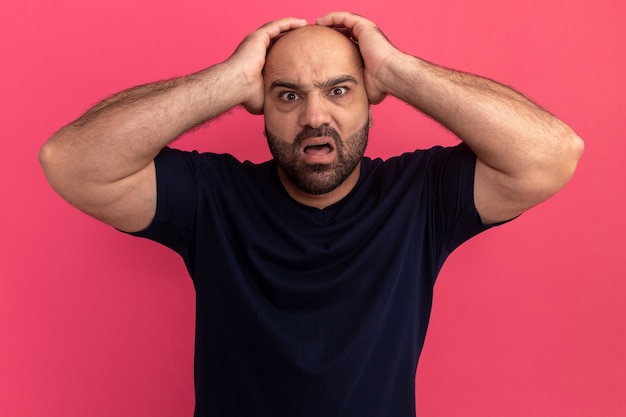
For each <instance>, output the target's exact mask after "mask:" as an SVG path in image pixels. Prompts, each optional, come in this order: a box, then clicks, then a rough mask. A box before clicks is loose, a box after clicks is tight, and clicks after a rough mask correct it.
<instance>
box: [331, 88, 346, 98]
mask: <svg viewBox="0 0 626 417" xmlns="http://www.w3.org/2000/svg"><path fill="white" fill-rule="evenodd" d="M347 92H348V89H347V88H346V87H335V88H333V89H332V90H330V95H331V96H343V95H344V94H346V93H347Z"/></svg>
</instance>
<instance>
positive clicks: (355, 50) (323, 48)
mask: <svg viewBox="0 0 626 417" xmlns="http://www.w3.org/2000/svg"><path fill="white" fill-rule="evenodd" d="M340 58H341V59H342V60H343V59H346V58H347V59H348V60H349V61H352V62H353V63H354V64H355V65H357V66H358V67H359V68H360V69H361V70H362V69H363V58H362V57H361V53H360V51H359V47H358V46H357V44H356V43H354V42H353V41H352V40H351V39H349V38H348V37H347V36H346V35H344V34H343V33H341V32H339V31H338V30H335V29H332V28H329V27H326V26H319V25H309V26H304V27H301V28H298V29H294V30H292V31H289V32H287V33H285V34H284V35H282V36H281V37H279V38H278V39H276V40H275V42H274V44H273V45H272V46H271V47H270V48H269V50H268V52H267V57H266V61H265V69H264V73H265V72H266V71H272V70H275V69H278V68H281V67H284V66H285V65H290V64H291V63H293V62H294V61H298V60H300V61H302V60H306V61H310V62H311V63H312V64H313V63H319V62H320V61H328V60H337V59H340Z"/></svg>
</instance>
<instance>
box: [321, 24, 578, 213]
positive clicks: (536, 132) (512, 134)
mask: <svg viewBox="0 0 626 417" xmlns="http://www.w3.org/2000/svg"><path fill="white" fill-rule="evenodd" d="M318 24H323V25H327V26H336V27H345V28H348V29H349V30H350V31H351V32H352V35H353V36H354V38H355V39H357V40H358V42H359V48H360V49H361V54H362V55H363V59H364V61H365V80H366V88H367V91H368V96H369V97H370V101H371V102H372V103H378V102H380V101H382V100H383V99H384V97H385V95H387V94H391V95H393V96H395V97H398V98H400V99H401V100H403V101H405V102H407V103H409V104H411V105H412V106H413V107H415V108H417V109H418V110H420V111H422V112H423V113H425V114H427V115H428V116H430V117H432V118H433V119H435V120H437V121H438V122H440V123H441V124H442V125H443V126H445V127H446V128H448V129H449V130H451V131H452V132H453V133H454V134H456V135H457V136H458V137H459V138H460V139H461V140H463V141H464V142H465V143H467V144H468V145H469V146H470V148H471V149H472V150H473V151H474V153H475V154H476V155H477V158H478V161H477V165H476V173H475V184H474V200H475V204H476V208H477V209H478V212H479V213H480V216H481V218H482V220H483V222H484V223H497V222H500V221H504V220H508V219H511V218H513V217H515V216H517V215H519V214H521V213H522V212H524V211H525V210H527V209H529V208H530V207H532V206H534V205H536V204H538V203H540V202H542V201H544V200H546V199H548V198H549V197H550V196H552V195H553V194H555V193H556V192H557V191H559V190H560V189H561V188H562V187H563V186H564V185H565V184H566V183H567V182H568V181H569V179H570V178H571V176H572V175H573V173H574V170H575V168H576V165H577V163H578V160H579V159H580V157H581V155H582V151H583V142H582V140H581V139H580V138H579V137H578V136H577V135H576V134H575V133H574V132H573V131H572V129H571V128H570V127H569V126H567V125H566V124H565V123H563V122H562V121H560V120H559V119H557V118H556V117H554V116H552V115H551V114H549V113H548V112H546V111H544V110H542V109H541V108H540V107H539V106H537V105H536V104H534V103H532V102H531V101H530V100H528V99H526V98H525V97H524V96H522V95H521V94H519V93H517V92H515V91H514V90H512V89H510V88H508V87H506V86H503V85H501V84H499V83H497V82H494V81H492V80H488V79H486V78H482V77H479V76H476V75H470V74H465V73H461V72H458V71H453V70H449V69H446V68H442V67H439V66H436V65H433V64H431V63H429V62H427V61H424V60H422V59H419V58H416V57H413V56H410V55H408V54H405V53H403V52H401V51H399V50H398V49H396V48H395V47H393V46H392V45H391V43H389V41H388V40H387V39H386V38H385V37H384V35H383V34H382V32H380V30H378V28H377V27H376V26H375V25H374V24H373V23H372V22H370V21H368V20H367V19H364V18H362V17H360V16H356V15H353V14H349V13H331V14H329V15H327V16H324V17H323V18H320V19H318Z"/></svg>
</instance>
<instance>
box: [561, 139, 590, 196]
mask: <svg viewBox="0 0 626 417" xmlns="http://www.w3.org/2000/svg"><path fill="white" fill-rule="evenodd" d="M560 143H561V146H562V151H561V152H560V155H561V158H559V160H560V161H559V162H560V163H559V164H558V168H559V171H560V173H561V175H560V177H561V183H562V187H564V186H565V184H567V183H568V182H569V181H570V180H571V179H572V177H573V176H574V173H575V172H576V168H577V167H578V162H579V161H580V159H581V158H582V156H583V153H584V151H585V142H584V141H583V140H582V138H581V137H580V136H578V135H577V134H576V133H575V132H574V131H573V130H572V129H571V128H568V129H567V132H566V133H565V134H563V135H562V137H561V138H560Z"/></svg>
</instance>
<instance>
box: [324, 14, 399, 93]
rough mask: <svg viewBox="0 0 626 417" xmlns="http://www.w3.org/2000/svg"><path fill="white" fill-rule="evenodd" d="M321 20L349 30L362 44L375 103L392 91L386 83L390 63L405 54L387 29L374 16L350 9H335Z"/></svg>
mask: <svg viewBox="0 0 626 417" xmlns="http://www.w3.org/2000/svg"><path fill="white" fill-rule="evenodd" d="M317 24H318V25H322V26H328V27H332V28H335V29H338V30H340V31H345V32H346V35H348V36H350V37H351V38H352V39H354V40H355V41H356V42H357V43H358V44H359V49H360V51H361V56H363V61H364V62H365V74H364V75H365V89H366V91H367V96H368V98H369V101H370V102H371V103H372V104H378V103H380V102H381V101H383V99H384V98H385V96H386V95H387V94H389V93H391V92H390V91H389V89H388V88H386V87H385V77H387V76H388V75H387V74H388V71H387V69H386V67H387V66H388V65H389V63H390V62H391V60H393V59H396V58H398V57H400V56H402V55H403V54H402V52H401V51H400V50H398V49H397V48H396V47H394V46H393V45H392V44H391V42H389V39H387V37H386V36H385V35H384V34H383V32H382V31H381V30H380V29H379V28H378V27H377V26H376V25H375V24H374V23H373V22H371V21H370V20H367V19H366V18H364V17H361V16H359V15H355V14H352V13H348V12H332V13H329V14H327V15H326V16H324V17H320V18H319V19H317Z"/></svg>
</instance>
